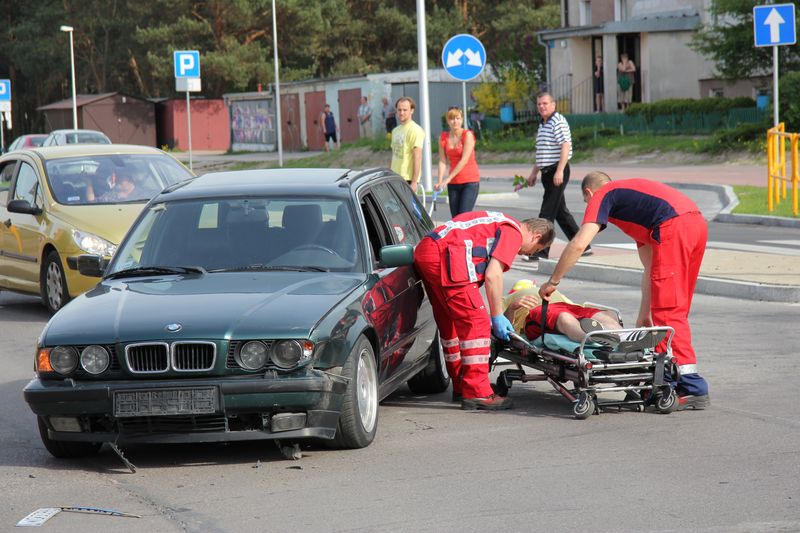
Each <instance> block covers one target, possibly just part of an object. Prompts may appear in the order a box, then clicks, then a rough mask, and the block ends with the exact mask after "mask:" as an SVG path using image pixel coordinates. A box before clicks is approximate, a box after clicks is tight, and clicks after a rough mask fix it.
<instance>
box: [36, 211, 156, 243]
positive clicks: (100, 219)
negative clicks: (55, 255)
mask: <svg viewBox="0 0 800 533" xmlns="http://www.w3.org/2000/svg"><path fill="white" fill-rule="evenodd" d="M146 204H147V202H138V203H135V204H112V205H60V204H52V205H53V207H52V209H51V210H50V212H51V214H52V216H54V217H56V218H58V219H59V220H60V221H61V222H63V223H64V224H65V225H67V226H69V227H72V228H75V229H79V230H81V231H85V232H88V233H93V234H94V235H97V236H98V237H102V238H103V239H105V240H107V241H109V242H111V243H113V244H119V243H120V242H121V241H122V238H123V237H124V236H125V233H126V232H127V231H128V229H129V228H130V227H131V225H133V221H134V220H136V217H137V216H139V213H141V212H142V209H144V206H145V205H146Z"/></svg>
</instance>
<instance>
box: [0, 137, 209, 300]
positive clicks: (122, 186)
mask: <svg viewBox="0 0 800 533" xmlns="http://www.w3.org/2000/svg"><path fill="white" fill-rule="evenodd" d="M193 177H194V174H192V173H191V172H190V171H189V170H188V169H187V168H186V167H184V166H183V165H182V164H181V163H180V162H178V161H177V160H176V159H175V158H173V157H172V156H170V155H168V154H166V153H164V152H162V151H161V150H158V149H156V148H149V147H145V146H133V145H123V144H109V145H71V146H54V147H43V148H33V149H30V150H19V151H15V152H10V153H8V154H6V155H4V156H2V157H0V222H2V223H0V289H4V290H10V291H16V292H23V293H29V294H38V295H41V297H42V303H44V305H45V306H47V308H48V309H49V310H50V311H51V312H53V313H54V312H56V311H58V310H59V309H60V308H61V307H63V306H64V304H66V303H67V302H68V301H69V300H70V299H71V298H74V297H75V296H77V295H79V294H81V293H84V292H86V291H87V290H89V289H91V288H92V287H94V286H95V285H96V284H97V278H91V277H87V276H84V275H82V274H81V273H80V272H78V264H77V258H78V256H80V255H83V254H92V255H100V256H103V257H106V258H110V257H111V256H112V255H114V252H115V251H116V248H117V246H118V245H119V243H120V241H121V240H122V237H124V236H125V232H127V231H128V228H129V227H130V226H131V224H132V223H133V221H134V220H135V219H136V217H137V216H138V215H139V213H140V212H141V211H142V209H143V208H144V206H145V204H146V203H147V201H148V200H150V198H152V197H153V196H155V195H156V194H157V193H159V192H161V190H162V189H164V188H165V187H168V186H170V185H172V184H175V183H178V182H180V181H183V180H186V179H189V178H193Z"/></svg>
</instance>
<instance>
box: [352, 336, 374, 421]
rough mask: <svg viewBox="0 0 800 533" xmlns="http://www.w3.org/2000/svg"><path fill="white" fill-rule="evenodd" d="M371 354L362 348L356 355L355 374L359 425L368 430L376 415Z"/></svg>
mask: <svg viewBox="0 0 800 533" xmlns="http://www.w3.org/2000/svg"><path fill="white" fill-rule="evenodd" d="M371 367H372V364H371V356H370V354H369V353H368V352H367V351H366V350H364V351H362V352H361V354H360V355H359V357H358V369H357V374H356V397H357V400H358V413H359V416H360V417H361V425H362V427H363V428H364V430H365V431H367V432H370V431H372V428H374V427H375V421H376V419H377V415H378V384H377V382H376V377H375V373H374V372H370V368H371Z"/></svg>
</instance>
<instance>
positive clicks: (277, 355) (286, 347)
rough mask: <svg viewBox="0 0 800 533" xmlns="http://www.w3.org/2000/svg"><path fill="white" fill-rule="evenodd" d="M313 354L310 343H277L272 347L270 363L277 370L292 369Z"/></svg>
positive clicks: (311, 343) (312, 344)
mask: <svg viewBox="0 0 800 533" xmlns="http://www.w3.org/2000/svg"><path fill="white" fill-rule="evenodd" d="M313 353H314V343H313V342H311V341H307V340H306V341H294V340H292V341H278V342H276V343H275V345H274V346H273V347H272V362H273V363H275V366H277V367H278V368H284V369H286V368H292V367H295V366H297V365H299V364H300V363H304V362H305V361H307V360H309V359H310V358H311V354H313Z"/></svg>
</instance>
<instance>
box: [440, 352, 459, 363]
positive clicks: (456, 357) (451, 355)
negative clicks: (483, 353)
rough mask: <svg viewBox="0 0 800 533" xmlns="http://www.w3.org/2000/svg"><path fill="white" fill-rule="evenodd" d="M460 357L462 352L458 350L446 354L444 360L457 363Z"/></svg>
mask: <svg viewBox="0 0 800 533" xmlns="http://www.w3.org/2000/svg"><path fill="white" fill-rule="evenodd" d="M459 359H461V354H460V353H458V352H456V353H446V354H444V360H445V361H447V362H448V363H455V362H456V361H458V360H459Z"/></svg>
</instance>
